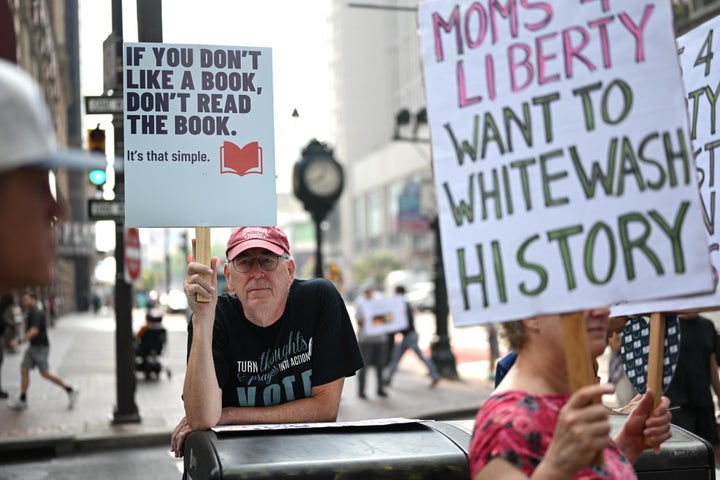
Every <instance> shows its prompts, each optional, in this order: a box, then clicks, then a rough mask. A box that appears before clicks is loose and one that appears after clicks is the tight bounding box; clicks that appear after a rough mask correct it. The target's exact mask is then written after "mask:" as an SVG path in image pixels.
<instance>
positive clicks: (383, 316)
mask: <svg viewBox="0 0 720 480" xmlns="http://www.w3.org/2000/svg"><path fill="white" fill-rule="evenodd" d="M360 308H362V318H363V319H364V321H365V324H364V325H363V328H364V330H363V333H364V335H365V336H370V337H372V336H375V335H382V334H386V333H393V332H399V331H401V330H405V329H406V328H407V327H408V318H407V310H406V308H405V301H404V300H403V299H402V297H400V296H398V295H395V296H392V297H381V298H371V299H369V300H365V301H364V302H363V304H362V305H361V306H360Z"/></svg>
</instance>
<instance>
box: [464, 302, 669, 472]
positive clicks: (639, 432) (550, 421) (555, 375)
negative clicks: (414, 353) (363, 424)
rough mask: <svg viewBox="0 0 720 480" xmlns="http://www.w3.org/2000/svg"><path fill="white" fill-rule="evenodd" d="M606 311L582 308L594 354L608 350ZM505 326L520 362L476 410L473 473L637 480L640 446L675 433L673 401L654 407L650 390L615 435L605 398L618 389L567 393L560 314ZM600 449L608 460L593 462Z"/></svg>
mask: <svg viewBox="0 0 720 480" xmlns="http://www.w3.org/2000/svg"><path fill="white" fill-rule="evenodd" d="M609 314H610V309H608V308H596V309H592V310H588V311H586V312H585V315H586V317H587V334H588V342H589V348H590V351H591V354H592V357H593V359H595V358H597V357H598V356H600V355H601V354H602V353H603V351H604V350H605V347H606V342H607V332H608V323H609ZM502 328H503V331H504V334H505V336H506V338H507V340H508V342H509V344H510V348H512V350H513V351H515V352H517V354H518V355H517V360H516V361H515V364H514V365H513V367H512V368H511V369H510V370H509V371H508V373H507V374H506V376H505V377H504V378H503V380H502V382H500V384H499V385H498V387H497V388H496V389H495V391H494V392H493V394H492V395H491V396H490V398H489V399H488V400H486V401H485V403H484V404H483V405H482V407H480V410H479V411H478V414H477V417H476V420H475V431H474V433H473V439H472V443H471V446H470V455H469V462H470V472H471V478H473V479H474V480H483V479H496V478H510V476H512V478H526V477H527V478H576V479H579V478H582V479H620V478H622V479H627V478H630V479H632V478H636V475H635V472H634V470H633V466H632V465H633V463H634V462H635V460H637V458H638V457H639V456H640V454H641V453H642V451H643V450H645V448H654V449H655V450H658V449H659V447H660V444H661V443H662V442H664V441H665V440H667V439H668V438H670V420H671V415H670V412H669V411H668V406H669V400H668V399H667V398H666V397H662V400H661V401H660V403H659V404H658V406H657V408H655V410H654V411H652V408H653V403H654V395H653V394H652V392H648V393H647V394H646V395H644V396H643V397H642V399H641V400H640V401H639V402H638V404H637V405H636V406H635V408H634V409H633V410H632V412H631V413H630V414H629V415H628V418H627V420H626V421H625V423H624V426H623V427H622V429H621V430H620V432H619V433H618V434H617V435H615V437H614V438H611V437H610V422H609V420H608V413H609V412H608V410H607V408H606V407H604V406H603V405H602V402H601V397H602V396H603V395H606V394H609V393H612V391H613V387H612V385H608V384H599V383H596V384H592V385H588V386H585V387H582V388H580V389H578V390H577V391H576V392H574V393H571V392H570V384H569V380H568V374H567V371H566V367H565V350H564V346H563V332H562V325H561V315H543V316H537V317H532V318H528V319H525V320H520V321H514V322H508V323H504V324H502ZM651 411H652V412H651ZM651 413H652V416H651ZM648 446H650V447H648ZM600 451H602V453H603V462H601V463H602V464H601V465H597V466H593V464H594V463H600V462H594V459H595V457H596V455H597V453H598V452H600ZM513 475H514V476H513Z"/></svg>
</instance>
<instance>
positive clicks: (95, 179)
mask: <svg viewBox="0 0 720 480" xmlns="http://www.w3.org/2000/svg"><path fill="white" fill-rule="evenodd" d="M106 180H107V173H106V172H105V170H100V169H99V168H96V169H94V170H90V171H89V172H88V182H90V184H91V185H95V186H96V187H100V186H102V185H104V184H105V181H106Z"/></svg>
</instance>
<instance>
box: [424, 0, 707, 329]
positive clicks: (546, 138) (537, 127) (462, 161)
mask: <svg viewBox="0 0 720 480" xmlns="http://www.w3.org/2000/svg"><path fill="white" fill-rule="evenodd" d="M670 8H671V5H670V2H667V1H660V0H656V1H645V2H618V1H615V2H609V1H584V0H573V1H565V2H531V3H529V2H508V6H503V5H500V4H499V3H497V2H471V1H453V2H450V1H446V0H436V1H426V2H424V3H422V4H421V5H420V9H419V13H418V14H419V26H420V37H421V38H420V39H421V51H422V57H423V67H424V77H425V82H426V90H427V107H428V116H429V121H430V129H431V135H432V149H433V166H434V175H435V184H436V191H437V194H438V208H439V215H440V228H441V235H442V248H443V261H444V267H445V277H446V282H447V285H448V295H449V299H450V306H451V310H452V315H453V319H454V321H455V324H456V325H457V326H464V325H473V324H478V323H488V322H498V321H506V320H512V319H519V318H524V317H527V316H531V315H536V314H543V313H565V312H574V311H579V310H582V309H584V308H588V307H593V306H598V305H611V304H614V303H618V302H620V301H628V300H641V299H649V298H657V297H663V296H668V295H675V296H676V295H683V294H696V293H699V292H704V291H709V290H711V289H712V281H711V278H710V275H709V271H710V258H709V254H708V251H707V243H706V239H705V235H704V226H703V223H702V215H701V207H700V204H699V199H698V190H697V182H696V174H695V165H694V162H693V158H692V151H691V147H690V139H689V135H688V128H687V116H686V113H685V99H684V95H683V93H682V81H681V78H680V68H679V64H678V59H677V55H676V47H675V38H674V33H673V28H672V12H671V9H670Z"/></svg>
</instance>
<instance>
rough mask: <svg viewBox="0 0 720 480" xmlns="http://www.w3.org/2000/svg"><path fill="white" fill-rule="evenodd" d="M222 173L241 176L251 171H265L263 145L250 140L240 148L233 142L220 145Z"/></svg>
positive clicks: (260, 172)
mask: <svg viewBox="0 0 720 480" xmlns="http://www.w3.org/2000/svg"><path fill="white" fill-rule="evenodd" d="M220 173H221V174H223V173H234V174H235V175H240V176H241V177H242V176H244V175H247V174H249V173H259V174H262V173H263V158H262V147H261V146H260V144H259V143H258V142H250V143H248V144H247V145H245V146H244V147H242V148H240V147H238V146H237V145H235V144H234V143H232V142H223V146H222V147H220Z"/></svg>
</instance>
